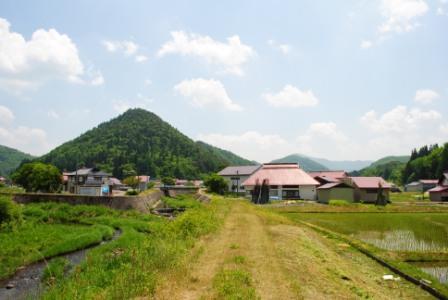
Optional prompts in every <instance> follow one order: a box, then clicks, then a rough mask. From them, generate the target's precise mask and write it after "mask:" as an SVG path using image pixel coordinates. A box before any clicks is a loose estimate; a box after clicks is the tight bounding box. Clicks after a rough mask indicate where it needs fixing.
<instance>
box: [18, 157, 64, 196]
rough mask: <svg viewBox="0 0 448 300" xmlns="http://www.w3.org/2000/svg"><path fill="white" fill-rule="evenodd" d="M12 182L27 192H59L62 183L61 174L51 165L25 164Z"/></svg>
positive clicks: (39, 163)
mask: <svg viewBox="0 0 448 300" xmlns="http://www.w3.org/2000/svg"><path fill="white" fill-rule="evenodd" d="M11 178H12V180H13V181H14V182H15V183H16V184H19V185H21V186H23V187H24V188H25V190H26V191H27V192H48V193H54V192H57V191H58V190H59V189H60V187H61V183H62V175H61V172H60V171H59V170H58V168H56V167H55V166H53V165H51V164H44V163H41V162H31V163H25V164H23V165H22V166H21V167H20V168H18V169H17V170H16V171H15V172H14V173H13V174H12V176H11Z"/></svg>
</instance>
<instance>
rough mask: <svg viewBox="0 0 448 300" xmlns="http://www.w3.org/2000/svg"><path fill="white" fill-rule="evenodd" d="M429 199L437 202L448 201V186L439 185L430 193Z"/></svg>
mask: <svg viewBox="0 0 448 300" xmlns="http://www.w3.org/2000/svg"><path fill="white" fill-rule="evenodd" d="M428 193H429V199H430V200H431V201H435V202H442V201H448V186H442V185H438V186H436V187H435V188H432V189H430V190H429V191H428Z"/></svg>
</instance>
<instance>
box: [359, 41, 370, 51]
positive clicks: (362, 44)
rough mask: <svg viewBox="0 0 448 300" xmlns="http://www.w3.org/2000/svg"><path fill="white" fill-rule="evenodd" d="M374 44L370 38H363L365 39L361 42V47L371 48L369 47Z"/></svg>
mask: <svg viewBox="0 0 448 300" xmlns="http://www.w3.org/2000/svg"><path fill="white" fill-rule="evenodd" d="M372 46H373V43H372V41H368V40H363V41H362V42H361V45H360V47H361V48H362V49H369V48H371V47H372Z"/></svg>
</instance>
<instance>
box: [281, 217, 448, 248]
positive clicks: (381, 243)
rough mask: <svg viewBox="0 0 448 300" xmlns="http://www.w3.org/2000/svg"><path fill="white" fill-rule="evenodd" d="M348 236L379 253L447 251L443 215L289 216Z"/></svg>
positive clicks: (447, 232)
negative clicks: (364, 243) (381, 251)
mask: <svg viewBox="0 0 448 300" xmlns="http://www.w3.org/2000/svg"><path fill="white" fill-rule="evenodd" d="M289 215H290V217H291V218H293V219H295V220H301V221H306V222H309V223H312V224H315V225H318V226H322V227H324V228H327V229H330V230H333V231H336V232H339V233H343V234H347V235H349V236H351V237H354V238H356V239H359V240H362V241H364V242H367V243H369V244H371V245H374V246H376V247H378V248H380V249H384V250H388V251H406V252H445V251H448V214H446V213H417V214H411V213H390V214H389V213H384V214H383V213H359V214H358V213H338V214H332V213H330V214H329V213H324V214H319V213H313V214H301V213H298V214H289Z"/></svg>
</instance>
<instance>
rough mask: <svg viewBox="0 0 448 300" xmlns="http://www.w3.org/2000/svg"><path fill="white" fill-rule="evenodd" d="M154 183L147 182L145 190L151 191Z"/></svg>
mask: <svg viewBox="0 0 448 300" xmlns="http://www.w3.org/2000/svg"><path fill="white" fill-rule="evenodd" d="M155 185H156V184H155V182H154V181H150V182H148V184H147V185H146V188H147V189H148V190H150V189H152V188H153V187H155Z"/></svg>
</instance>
